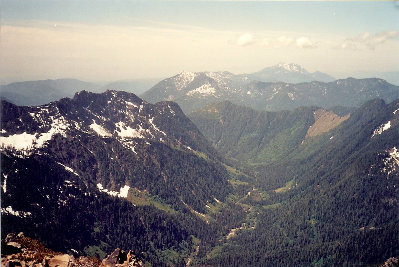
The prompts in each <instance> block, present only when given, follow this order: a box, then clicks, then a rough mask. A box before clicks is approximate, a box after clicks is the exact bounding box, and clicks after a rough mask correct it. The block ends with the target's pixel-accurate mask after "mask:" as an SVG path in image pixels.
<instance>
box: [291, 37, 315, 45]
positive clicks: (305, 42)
mask: <svg viewBox="0 0 399 267" xmlns="http://www.w3.org/2000/svg"><path fill="white" fill-rule="evenodd" d="M295 44H296V46H297V47H299V48H316V45H315V43H314V42H312V41H311V40H310V39H309V38H308V37H304V36H302V37H299V38H297V39H296V41H295Z"/></svg>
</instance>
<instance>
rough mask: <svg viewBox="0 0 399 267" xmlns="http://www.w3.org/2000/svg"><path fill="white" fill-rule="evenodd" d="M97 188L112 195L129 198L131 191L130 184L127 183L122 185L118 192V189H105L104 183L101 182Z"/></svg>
mask: <svg viewBox="0 0 399 267" xmlns="http://www.w3.org/2000/svg"><path fill="white" fill-rule="evenodd" d="M97 188H98V190H99V191H100V192H104V193H107V194H108V195H110V196H113V197H122V198H127V195H128V193H129V189H130V186H128V185H125V186H123V187H121V188H120V189H119V192H116V191H109V190H108V189H104V187H103V185H102V184H100V183H98V184H97Z"/></svg>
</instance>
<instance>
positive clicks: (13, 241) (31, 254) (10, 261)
mask: <svg viewBox="0 0 399 267" xmlns="http://www.w3.org/2000/svg"><path fill="white" fill-rule="evenodd" d="M1 266H2V267H13V266H22V267H25V266H34V267H97V266H101V267H117V266H118V267H143V266H144V264H143V263H142V261H141V260H140V259H139V258H138V257H137V256H136V255H135V254H134V253H133V252H132V251H129V252H125V251H124V250H122V249H119V248H117V249H115V251H114V252H112V253H111V254H110V255H109V256H108V257H106V258H105V259H104V260H103V261H102V262H101V261H99V260H98V259H96V258H90V257H83V256H80V257H78V258H75V257H74V256H72V255H69V254H63V253H58V252H54V251H52V250H50V249H48V248H46V247H45V246H44V245H43V244H42V243H40V242H39V241H37V240H35V239H32V238H30V237H26V236H24V234H23V233H19V234H8V235H7V237H6V238H5V240H4V241H2V245H1Z"/></svg>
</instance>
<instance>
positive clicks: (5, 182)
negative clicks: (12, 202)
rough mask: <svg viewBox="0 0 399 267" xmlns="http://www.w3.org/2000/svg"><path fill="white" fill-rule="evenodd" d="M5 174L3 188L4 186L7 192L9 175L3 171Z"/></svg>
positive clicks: (4, 190)
mask: <svg viewBox="0 0 399 267" xmlns="http://www.w3.org/2000/svg"><path fill="white" fill-rule="evenodd" d="M3 176H4V184H3V186H2V188H3V192H4V193H6V192H7V177H8V175H7V174H4V173H3Z"/></svg>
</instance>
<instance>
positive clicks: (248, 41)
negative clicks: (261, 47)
mask: <svg viewBox="0 0 399 267" xmlns="http://www.w3.org/2000/svg"><path fill="white" fill-rule="evenodd" d="M255 42H256V39H255V38H254V36H253V35H252V34H250V33H245V34H243V35H241V36H240V37H238V39H237V45H239V46H248V45H252V44H254V43H255Z"/></svg>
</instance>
